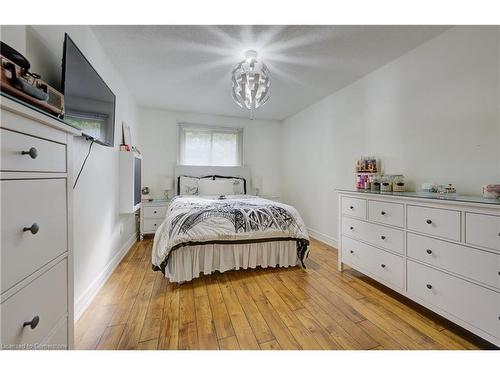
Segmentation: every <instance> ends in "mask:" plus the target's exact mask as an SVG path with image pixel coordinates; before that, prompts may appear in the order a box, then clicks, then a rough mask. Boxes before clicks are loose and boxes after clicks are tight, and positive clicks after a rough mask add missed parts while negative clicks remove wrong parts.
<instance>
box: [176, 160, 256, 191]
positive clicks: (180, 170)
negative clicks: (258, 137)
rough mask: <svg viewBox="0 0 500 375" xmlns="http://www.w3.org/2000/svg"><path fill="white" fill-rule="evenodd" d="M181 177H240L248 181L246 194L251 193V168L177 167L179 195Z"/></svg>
mask: <svg viewBox="0 0 500 375" xmlns="http://www.w3.org/2000/svg"><path fill="white" fill-rule="evenodd" d="M179 176H191V177H205V176H227V177H229V176H230V177H240V178H243V179H245V181H246V192H247V194H248V193H249V192H250V176H251V174H250V168H248V167H205V166H194V165H178V166H176V167H175V192H176V194H178V189H179V186H178V184H179Z"/></svg>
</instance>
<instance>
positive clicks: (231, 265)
mask: <svg viewBox="0 0 500 375" xmlns="http://www.w3.org/2000/svg"><path fill="white" fill-rule="evenodd" d="M297 264H299V259H298V257H297V242H296V241H271V242H260V243H249V244H210V245H196V246H185V247H182V248H180V249H177V250H174V251H173V252H172V253H171V254H170V258H169V260H168V263H167V267H166V269H165V274H166V277H167V278H168V279H169V280H170V281H171V282H177V283H178V282H184V281H189V280H192V279H194V278H197V277H200V274H205V275H208V274H211V273H213V272H214V271H219V272H225V271H229V270H235V269H236V270H238V269H247V268H256V267H259V266H260V267H263V268H267V267H293V266H296V265H297Z"/></svg>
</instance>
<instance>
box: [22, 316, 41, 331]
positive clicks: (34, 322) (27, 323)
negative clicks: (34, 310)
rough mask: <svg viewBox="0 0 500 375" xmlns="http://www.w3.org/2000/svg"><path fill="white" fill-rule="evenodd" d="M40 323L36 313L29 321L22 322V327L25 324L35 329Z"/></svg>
mask: <svg viewBox="0 0 500 375" xmlns="http://www.w3.org/2000/svg"><path fill="white" fill-rule="evenodd" d="M38 323H40V317H39V316H38V315H37V316H35V317H34V318H33V319H31V320H30V321H29V322H24V323H23V328H24V327H26V326H30V328H31V329H35V328H36V326H37V325H38Z"/></svg>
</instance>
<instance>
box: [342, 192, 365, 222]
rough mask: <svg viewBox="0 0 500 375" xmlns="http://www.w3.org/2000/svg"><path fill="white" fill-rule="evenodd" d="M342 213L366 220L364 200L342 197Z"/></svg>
mask: <svg viewBox="0 0 500 375" xmlns="http://www.w3.org/2000/svg"><path fill="white" fill-rule="evenodd" d="M342 213H343V214H345V215H349V216H354V217H358V218H360V219H366V199H359V198H350V197H342Z"/></svg>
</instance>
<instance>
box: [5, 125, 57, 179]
mask: <svg viewBox="0 0 500 375" xmlns="http://www.w3.org/2000/svg"><path fill="white" fill-rule="evenodd" d="M0 132H1V139H2V159H1V160H2V162H1V169H2V171H22V172H66V146H65V145H62V144H60V143H55V142H51V141H47V140H44V139H40V138H36V137H32V136H29V135H25V134H21V133H17V132H14V131H10V130H6V129H0ZM30 150H32V153H31V154H24V155H23V154H22V152H23V151H24V152H28V151H30Z"/></svg>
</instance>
